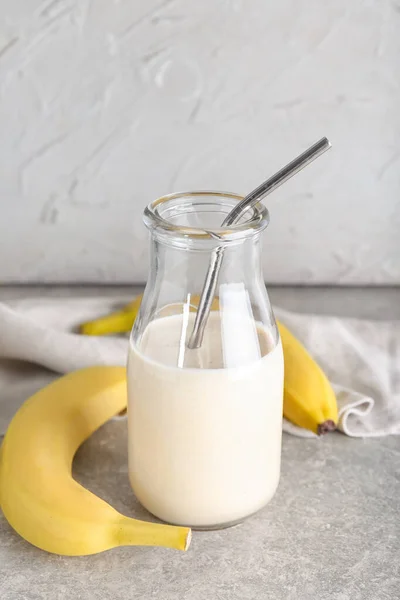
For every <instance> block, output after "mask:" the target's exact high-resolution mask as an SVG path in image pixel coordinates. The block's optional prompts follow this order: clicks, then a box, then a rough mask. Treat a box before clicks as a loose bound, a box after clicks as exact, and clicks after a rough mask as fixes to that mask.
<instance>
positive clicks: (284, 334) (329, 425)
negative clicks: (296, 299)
mask: <svg viewBox="0 0 400 600" xmlns="http://www.w3.org/2000/svg"><path fill="white" fill-rule="evenodd" d="M278 328H279V333H280V336H281V340H282V348H283V356H284V360H285V383H284V395H283V415H284V416H285V417H286V419H289V421H291V422H292V423H294V424H295V425H298V426H299V427H303V428H304V429H310V430H311V431H313V432H314V433H317V434H318V435H322V434H324V433H327V432H328V431H333V430H334V429H336V425H337V421H338V410H337V404H336V397H335V393H334V391H333V389H332V386H331V384H330V383H329V381H328V379H327V377H326V375H325V374H324V373H323V371H322V369H321V368H320V367H319V366H318V365H317V363H316V362H315V360H314V359H313V358H311V356H310V355H309V353H308V352H307V350H306V349H305V348H304V346H303V345H302V344H301V343H300V342H299V341H298V340H297V339H296V338H295V337H294V335H292V334H291V333H290V331H289V330H288V329H287V328H286V327H285V326H284V325H282V323H278Z"/></svg>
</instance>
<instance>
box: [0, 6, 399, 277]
mask: <svg viewBox="0 0 400 600" xmlns="http://www.w3.org/2000/svg"><path fill="white" fill-rule="evenodd" d="M0 23H1V30H0V130H1V131H0V210H1V219H0V280H1V281H3V282H5V281H14V282H15V281H17V282H18V281H38V282H40V281H58V282H61V281H64V282H65V281H92V282H93V281H108V282H114V281H119V282H130V281H143V280H145V279H146V268H147V261H146V256H147V234H146V231H145V229H144V227H143V226H142V223H141V212H142V209H143V207H144V205H145V204H146V203H147V202H149V201H150V200H151V199H153V198H155V197H157V196H159V195H161V194H164V193H168V192H171V191H177V190H182V189H194V188H203V189H204V188H216V189H223V190H230V191H237V192H242V193H243V192H246V191H248V190H249V189H251V188H252V187H253V186H255V185H256V184H258V183H259V182H260V181H261V179H262V178H264V177H265V176H266V175H268V174H271V173H272V172H273V171H274V170H275V169H277V168H279V167H280V166H281V165H282V164H283V163H285V162H287V161H288V160H290V159H291V158H292V157H293V156H294V155H296V154H297V153H299V152H300V151H301V150H303V149H304V148H305V147H306V146H307V145H309V144H310V143H312V142H313V141H315V140H316V139H318V138H319V137H321V136H322V135H327V136H328V137H330V138H331V141H332V143H333V146H334V148H333V150H332V151H331V152H330V153H329V154H328V155H326V156H325V157H323V158H322V159H320V160H319V161H318V164H315V165H313V166H312V167H310V168H309V169H308V170H307V172H304V173H303V174H301V175H300V176H298V177H297V178H296V179H295V180H292V182H290V183H289V184H287V185H286V186H285V187H284V188H282V190H281V191H279V192H278V193H276V194H274V196H273V197H271V198H270V200H269V201H268V204H269V206H270V210H271V218H272V221H271V225H270V228H269V230H267V233H266V236H265V250H264V262H265V275H266V278H267V279H268V280H269V281H274V282H289V283H338V284H339V283H340V284H345V283H350V284H358V283H373V284H378V283H388V284H397V283H400V242H399V241H398V237H399V230H400V196H399V193H400V35H399V31H400V1H399V0H324V2H321V1H320V0H279V1H278V0H270V1H266V0H252V1H246V0H202V1H201V2H200V1H199V0H189V1H187V0H186V1H185V0H119V1H118V0H114V1H112V0H53V1H50V0H46V1H44V0H2V2H1V4H0Z"/></svg>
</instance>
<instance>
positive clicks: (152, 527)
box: [114, 515, 192, 551]
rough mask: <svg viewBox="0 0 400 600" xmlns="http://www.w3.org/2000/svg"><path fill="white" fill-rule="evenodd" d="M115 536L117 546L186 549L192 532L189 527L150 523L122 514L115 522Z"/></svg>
mask: <svg viewBox="0 0 400 600" xmlns="http://www.w3.org/2000/svg"><path fill="white" fill-rule="evenodd" d="M114 536H115V540H116V545H117V546H162V547H164V548H175V549H176V550H184V551H186V550H187V549H188V548H189V545H190V542H191V539H192V532H191V530H190V528H189V527H178V526H175V525H164V524H160V523H149V522H146V521H139V520H136V519H130V518H129V517H124V516H122V515H121V518H120V519H119V520H118V521H117V522H116V523H115V526H114Z"/></svg>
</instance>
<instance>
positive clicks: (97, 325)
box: [80, 296, 142, 335]
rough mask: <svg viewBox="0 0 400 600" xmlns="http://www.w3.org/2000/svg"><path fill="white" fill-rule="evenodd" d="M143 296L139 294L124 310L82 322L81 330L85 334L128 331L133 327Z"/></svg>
mask: <svg viewBox="0 0 400 600" xmlns="http://www.w3.org/2000/svg"><path fill="white" fill-rule="evenodd" d="M141 301H142V296H137V297H136V298H135V299H134V300H133V302H130V303H129V304H127V305H126V306H125V307H124V308H123V309H122V310H118V311H116V312H113V313H111V314H110V315H107V316H105V317H101V318H100V319H95V320H94V321H88V322H87V323H82V325H81V326H80V332H81V333H83V334H84V335H107V334H109V333H126V332H129V331H130V330H131V329H132V326H133V323H134V322H135V319H136V316H137V314H138V312H139V307H140V303H141Z"/></svg>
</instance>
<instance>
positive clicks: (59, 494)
mask: <svg viewBox="0 0 400 600" xmlns="http://www.w3.org/2000/svg"><path fill="white" fill-rule="evenodd" d="M126 400H127V399H126V374H125V369H124V368H123V367H91V368H88V369H82V370H80V371H75V372H74V373H70V374H69V375H65V376H64V377H61V378H60V379H58V380H57V381H55V382H54V383H52V384H50V385H49V386H47V387H45V388H44V389H42V390H40V391H39V392H37V393H36V394H34V395H33V396H32V397H31V398H29V399H28V400H27V401H26V402H25V403H24V404H23V406H22V407H21V408H20V410H19V411H18V412H17V414H16V415H15V417H14V418H13V420H12V422H11V424H10V426H9V428H8V430H7V433H6V435H5V438H4V441H3V445H2V447H1V449H0V506H1V509H2V510H3V513H4V515H5V517H6V519H7V521H8V522H9V523H10V525H11V526H12V527H13V528H14V529H15V530H16V531H17V532H18V533H19V534H20V535H21V536H22V537H23V538H25V539H26V540H27V541H28V542H30V543H31V544H33V545H35V546H37V547H39V548H42V549H43V550H47V551H48V552H54V553H56V554H64V555H85V554H94V553H97V552H102V551H103V550H108V549H110V548H114V547H116V546H131V545H146V546H166V547H170V548H177V549H180V550H186V549H187V547H188V546H189V543H190V536H191V533H190V529H188V528H186V527H175V526H169V525H161V524H156V523H147V522H144V521H138V520H136V519H131V518H129V517H126V516H124V515H122V514H120V513H118V512H117V511H116V510H114V509H113V508H112V507H111V506H110V505H109V504H107V503H106V502H104V501H103V500H101V499H100V498H98V497H97V496H95V495H94V494H92V493H91V492H89V491H88V490H86V489H85V488H84V487H82V486H81V485H79V483H77V482H76V481H75V480H74V479H73V478H72V475H71V467H72V460H73V457H74V454H75V452H76V450H77V448H78V447H79V446H80V445H81V443H82V442H83V441H84V440H86V439H87V438H88V437H89V436H90V435H91V434H92V433H93V432H94V431H95V430H96V429H97V428H98V427H100V426H101V425H102V424H103V423H105V422H106V421H107V420H108V419H109V418H111V417H112V416H114V415H116V414H117V413H118V412H121V411H122V410H123V409H124V408H125V407H126Z"/></svg>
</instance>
